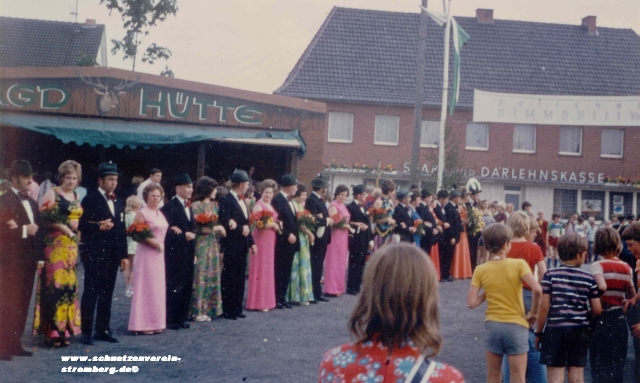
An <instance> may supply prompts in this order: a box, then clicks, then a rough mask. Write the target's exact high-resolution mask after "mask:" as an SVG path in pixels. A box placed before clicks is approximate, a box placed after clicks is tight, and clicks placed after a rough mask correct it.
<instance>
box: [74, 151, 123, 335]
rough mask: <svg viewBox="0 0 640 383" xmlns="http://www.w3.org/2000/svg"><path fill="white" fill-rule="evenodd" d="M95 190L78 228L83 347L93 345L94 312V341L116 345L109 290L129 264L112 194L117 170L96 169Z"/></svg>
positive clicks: (116, 201)
mask: <svg viewBox="0 0 640 383" xmlns="http://www.w3.org/2000/svg"><path fill="white" fill-rule="evenodd" d="M98 185H99V187H98V189H97V190H95V191H94V192H93V193H90V194H89V195H87V196H86V197H85V198H84V199H83V200H82V208H83V209H84V213H83V214H82V217H80V223H79V227H78V229H79V230H80V232H81V233H82V243H83V244H84V251H83V253H82V254H81V259H82V263H83V265H84V292H83V293H82V300H81V302H80V307H81V324H80V327H81V329H82V339H81V341H82V342H83V343H84V344H87V345H90V344H93V342H92V337H91V333H92V330H93V317H94V312H95V313H96V315H95V317H96V326H95V334H94V335H93V339H94V340H101V341H106V342H110V343H117V342H118V340H117V339H116V338H114V337H113V334H112V332H111V328H110V321H111V301H112V297H113V288H114V286H115V283H116V277H117V276H118V266H120V267H121V268H122V269H124V268H125V267H126V266H127V263H128V262H129V258H128V254H127V235H126V229H127V228H126V227H125V223H124V208H125V205H124V202H123V201H122V200H120V199H118V198H116V195H115V193H114V190H115V189H116V186H117V185H118V167H117V166H116V164H114V163H112V162H105V163H102V164H100V166H99V167H98Z"/></svg>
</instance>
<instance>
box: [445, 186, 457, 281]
mask: <svg viewBox="0 0 640 383" xmlns="http://www.w3.org/2000/svg"><path fill="white" fill-rule="evenodd" d="M450 197H451V200H450V201H448V202H447V203H446V204H445V205H444V221H443V222H445V225H444V226H445V229H444V231H443V233H442V240H441V242H440V245H441V246H442V247H441V248H442V250H441V251H440V276H441V280H442V281H446V282H453V278H452V277H451V263H452V262H453V256H454V254H455V251H456V244H457V243H458V242H460V231H461V230H462V222H461V221H460V214H459V213H458V203H459V202H460V192H459V191H458V190H452V191H451V194H450Z"/></svg>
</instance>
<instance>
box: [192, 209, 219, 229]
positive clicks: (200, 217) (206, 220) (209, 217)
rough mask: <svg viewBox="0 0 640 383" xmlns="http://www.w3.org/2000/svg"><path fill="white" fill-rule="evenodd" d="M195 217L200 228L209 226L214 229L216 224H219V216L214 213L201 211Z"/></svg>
mask: <svg viewBox="0 0 640 383" xmlns="http://www.w3.org/2000/svg"><path fill="white" fill-rule="evenodd" d="M193 218H194V219H195V221H196V226H198V227H199V228H203V227H208V228H210V229H213V227H214V226H216V225H218V216H217V215H215V214H213V213H200V214H196V215H195V216H194V217H193Z"/></svg>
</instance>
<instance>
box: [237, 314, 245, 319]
mask: <svg viewBox="0 0 640 383" xmlns="http://www.w3.org/2000/svg"><path fill="white" fill-rule="evenodd" d="M246 317H247V316H246V315H244V314H243V313H240V314H238V315H236V318H242V319H244V318H246Z"/></svg>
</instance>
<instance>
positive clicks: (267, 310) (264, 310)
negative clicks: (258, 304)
mask: <svg viewBox="0 0 640 383" xmlns="http://www.w3.org/2000/svg"><path fill="white" fill-rule="evenodd" d="M260 311H262V312H263V313H268V312H269V309H263V310H260Z"/></svg>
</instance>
